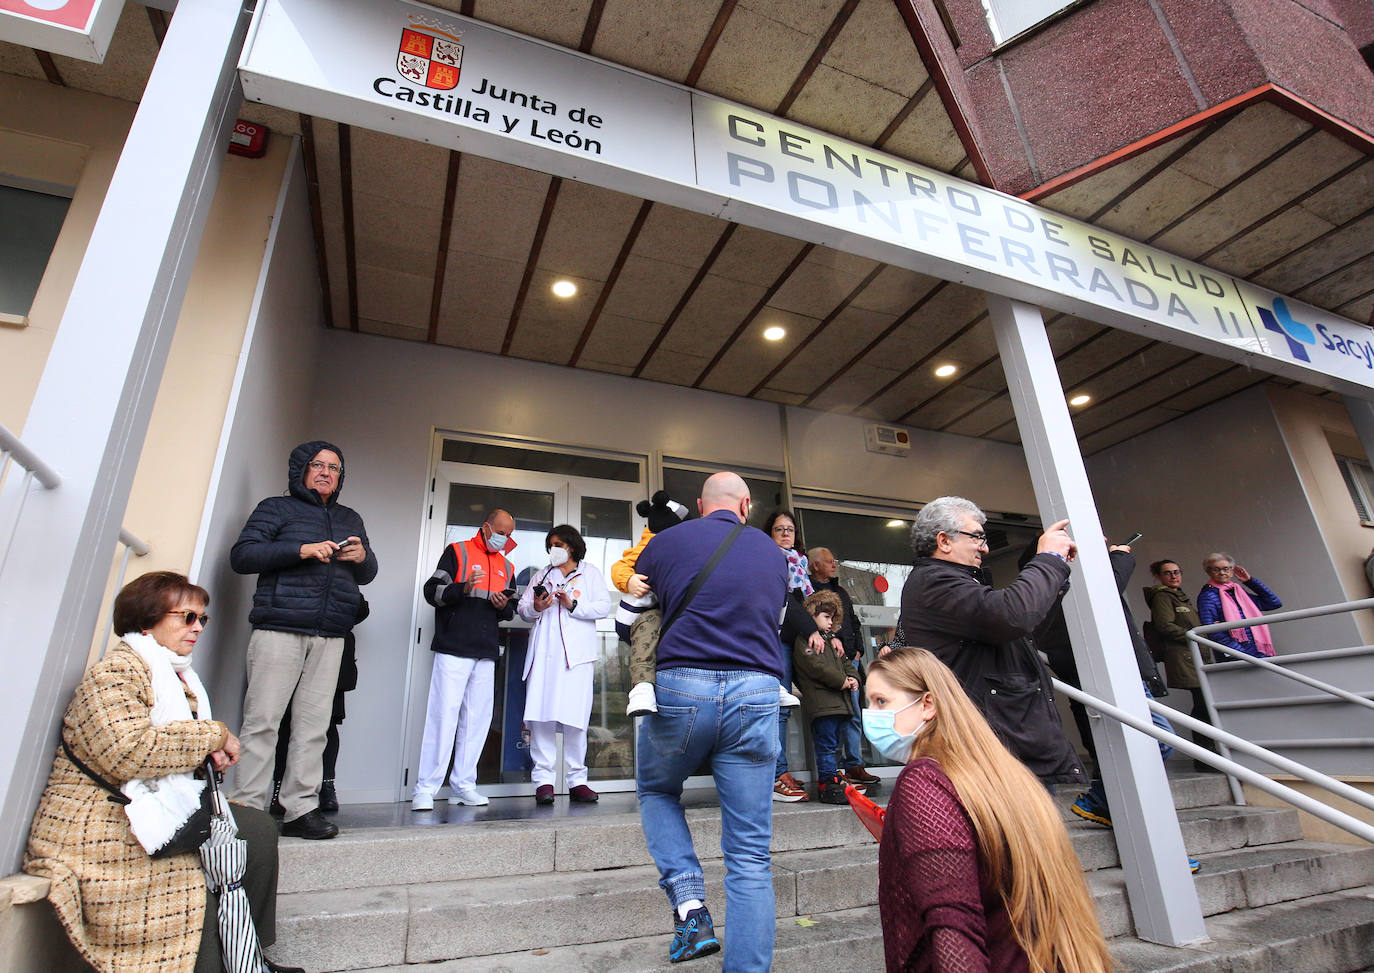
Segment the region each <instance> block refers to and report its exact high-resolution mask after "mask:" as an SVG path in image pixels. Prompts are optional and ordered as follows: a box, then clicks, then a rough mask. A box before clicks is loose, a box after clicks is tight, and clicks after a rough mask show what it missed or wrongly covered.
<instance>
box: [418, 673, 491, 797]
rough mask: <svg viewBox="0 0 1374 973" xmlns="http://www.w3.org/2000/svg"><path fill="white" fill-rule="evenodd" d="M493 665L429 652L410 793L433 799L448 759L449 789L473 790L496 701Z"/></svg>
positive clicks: (441, 781) (442, 777)
mask: <svg viewBox="0 0 1374 973" xmlns="http://www.w3.org/2000/svg"><path fill="white" fill-rule="evenodd" d="M495 683H496V662H495V661H494V660H492V659H460V658H458V657H457V656H453V655H444V654H443V653H441V652H436V653H434V671H433V672H431V673H430V676H429V707H428V709H427V710H426V712H425V736H424V742H423V743H421V744H420V770H419V773H418V774H417V775H416V777H415V793H416V794H429V795H431V796H432V795H433V794H434V793H436V792H437V791H438V790H439V788H440V787H441V786H442V785H443V783H444V771H446V770H448V760H449V757H450V756H452V757H453V773H452V774H450V775H449V779H448V784H449V787H450V788H451V789H455V790H456V789H458V788H468V787H475V786H476V785H477V758H478V757H480V756H481V755H482V747H484V746H485V745H486V742H487V732H488V731H489V730H490V729H491V710H492V703H493V701H494V700H495V692H494V688H493V687H494V686H495Z"/></svg>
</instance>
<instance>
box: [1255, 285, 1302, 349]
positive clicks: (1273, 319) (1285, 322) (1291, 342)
mask: <svg viewBox="0 0 1374 973" xmlns="http://www.w3.org/2000/svg"><path fill="white" fill-rule="evenodd" d="M1258 310H1259V316H1260V320H1261V321H1263V322H1264V326H1265V328H1267V329H1268V330H1270V331H1277V332H1278V333H1279V334H1281V335H1283V337H1284V338H1285V339H1286V340H1287V342H1288V350H1289V351H1290V352H1292V353H1293V357H1294V358H1296V359H1297V360H1298V361H1305V362H1310V361H1311V360H1312V359H1311V357H1310V356H1309V355H1308V354H1307V349H1306V348H1304V347H1303V345H1315V344H1316V343H1317V336H1316V335H1314V334H1313V333H1312V329H1311V328H1309V327H1308V326H1307V325H1305V324H1303V323H1302V322H1301V321H1299V320H1297V319H1296V318H1294V317H1293V315H1292V314H1291V313H1289V311H1288V304H1287V303H1286V302H1285V301H1284V299H1283V298H1281V297H1276V298H1274V310H1272V311H1271V310H1269V308H1267V307H1261V308H1258ZM1298 342H1302V344H1299V343H1298Z"/></svg>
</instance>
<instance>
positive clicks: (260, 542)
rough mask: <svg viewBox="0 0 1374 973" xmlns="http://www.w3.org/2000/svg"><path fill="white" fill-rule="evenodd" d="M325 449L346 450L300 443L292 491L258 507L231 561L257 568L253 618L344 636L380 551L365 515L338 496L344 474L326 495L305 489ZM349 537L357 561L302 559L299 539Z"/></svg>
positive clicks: (274, 627)
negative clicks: (360, 556) (360, 554)
mask: <svg viewBox="0 0 1374 973" xmlns="http://www.w3.org/2000/svg"><path fill="white" fill-rule="evenodd" d="M322 449H328V450H331V451H332V452H334V453H336V454H337V455H338V457H339V461H340V462H341V463H342V462H343V452H342V451H341V450H340V449H339V447H337V446H335V445H334V444H333V443H327V442H324V441H322V440H316V441H314V442H309V443H302V444H301V445H299V446H297V447H296V448H295V449H293V450H292V451H291V458H290V459H289V460H288V461H287V464H286V478H287V489H288V492H287V495H286V496H284V497H268V498H267V499H266V500H264V501H262V502H261V503H259V504H258V505H257V508H256V509H254V511H253V513H252V515H251V516H249V518H248V523H246V524H244V525H243V530H242V531H241V532H240V533H239V539H238V540H237V541H236V542H235V543H234V546H233V548H232V549H231V550H230V551H229V564H230V566H231V567H232V568H233V569H234V570H235V571H237V572H238V573H239V574H256V575H257V576H258V587H257V591H255V592H254V593H253V608H252V611H250V612H249V613H248V621H249V622H250V623H251V624H252V626H253V627H254V628H261V629H266V630H268V631H272V632H298V633H301V634H304V635H324V636H328V637H331V638H334V637H342V636H343V635H344V634H346V633H347V632H348V631H349V630H350V629H352V628H353V625H354V622H355V620H356V618H357V616H358V608H359V606H360V604H361V603H362V600H363V595H362V592H361V591H359V590H358V586H359V585H365V584H367V583H368V582H369V581H371V580H372V579H373V578H375V577H376V576H377V555H376V554H374V553H373V551H372V545H371V544H370V543H368V539H367V531H366V529H365V528H364V527H363V519H362V517H360V516H358V513H357V511H355V510H353V509H352V508H351V507H345V506H344V505H343V504H341V503H339V494H340V493H342V492H343V481H344V474H343V473H340V474H339V485H338V487H337V488H336V489H335V490H334V492H333V493H332V494H330V496H329V499H328V500H327V501H324V502H321V500H320V496H319V494H317V493H316V492H315V491H314V490H310V489H307V488H306V486H305V482H304V479H303V477H304V474H305V467H306V464H307V463H309V462H310V460H312V459H313V458H314V457H315V454H316V453H318V452H319V451H320V450H322ZM350 536H356V537H358V538H359V539H360V540H361V541H362V543H363V550H365V551H366V552H367V557H366V559H364V560H363V561H360V562H356V563H355V562H352V561H340V560H337V559H336V560H332V561H328V562H326V561H317V560H315V559H314V558H311V559H309V560H302V559H301V545H303V544H315V543H318V542H319V541H323V540H331V541H335V542H340V541H343V540H345V539H346V538H348V537H350Z"/></svg>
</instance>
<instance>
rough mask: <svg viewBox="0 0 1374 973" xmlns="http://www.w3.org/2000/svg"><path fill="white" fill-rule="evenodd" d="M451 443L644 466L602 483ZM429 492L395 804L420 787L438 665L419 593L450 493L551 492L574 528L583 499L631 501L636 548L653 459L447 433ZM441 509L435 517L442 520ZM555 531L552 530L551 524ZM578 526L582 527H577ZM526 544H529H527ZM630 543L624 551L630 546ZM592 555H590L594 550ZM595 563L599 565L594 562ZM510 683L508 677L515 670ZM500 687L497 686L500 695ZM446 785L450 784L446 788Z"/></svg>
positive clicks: (501, 788) (556, 517)
mask: <svg viewBox="0 0 1374 973" xmlns="http://www.w3.org/2000/svg"><path fill="white" fill-rule="evenodd" d="M448 440H461V441H483V442H486V441H492V442H495V443H496V444H498V445H510V446H514V447H518V448H522V449H537V450H540V451H541V452H543V451H547V452H552V453H557V454H560V455H568V454H569V453H575V454H576V455H578V456H605V457H608V458H615V459H619V460H623V461H626V462H632V463H638V464H639V468H640V477H639V482H637V483H631V482H629V481H617V480H603V479H597V478H593V477H579V476H569V475H565V474H561V473H548V472H542V471H536V470H524V469H511V468H502V467H494V466H483V465H478V464H469V463H458V462H453V461H447V460H444V459H443V445H444V442H445V441H448ZM429 479H430V489H429V492H428V496H427V502H426V504H425V508H424V512H423V516H424V520H423V522H422V524H421V532H420V533H421V543H420V551H419V560H418V564H417V568H416V581H415V588H414V591H415V596H414V597H415V601H414V607H413V610H412V619H411V629H412V630H414V631H415V632H416V637H415V639H414V640H413V641H411V642H410V644H409V646H408V648H407V659H406V682H405V686H406V689H405V698H404V700H403V702H402V712H403V725H402V734H401V748H402V751H401V755H400V758H401V762H400V766H401V767H402V768H406V769H407V770H406V771H405V772H403V774H402V775H401V776H400V777H398V778H397V784H396V786H397V792H396V793H397V798H396V799H397V800H401V801H403V800H406V799H407V798H408V797H409V794H410V790H411V789H412V788H413V787H414V782H415V774H416V773H418V762H419V748H420V741H421V736H422V734H423V732H424V721H425V709H426V701H427V699H428V692H429V672H430V669H431V667H432V662H431V661H430V656H431V653H430V651H429V645H430V642H431V640H432V639H433V636H434V610H433V608H431V607H430V605H428V604H427V603H426V602H425V600H424V598H423V596H422V595H421V593H420V591H421V588H422V587H423V585H424V582H425V580H426V579H427V578H429V576H430V575H431V574H432V573H433V571H434V565H435V564H436V563H438V559H439V557H440V555H441V554H442V552H443V549H444V547H445V546H446V544H447V543H448V542H447V541H446V540H445V533H446V528H447V517H446V516H445V510H446V509H447V504H448V491H449V488H450V486H451V485H453V484H473V485H480V486H485V487H494V488H497V489H510V490H528V491H532V492H539V493H547V494H551V495H552V497H553V524H560V523H573V524H575V525H576V522H577V521H578V519H579V518H578V514H579V513H580V506H579V504H580V501H581V499H582V498H583V497H597V498H604V499H613V500H626V501H628V502H630V504H631V517H632V522H631V532H632V534H633V537H631V539H630V541H629V544H633V543H634V542H635V540H637V539H638V536H639V532H640V530H641V529H642V528H643V526H644V520H643V518H641V517H640V516H639V515H638V513H637V512H635V511H634V508H633V504H634V502H635V501H636V500H639V499H642V498H643V497H644V496H646V495H647V494H646V492H645V491H646V489H647V488H646V483H647V480H648V457H646V456H644V455H640V454H624V453H614V452H610V451H606V450H596V449H577V450H572V449H570V448H568V447H566V446H561V445H555V444H542V443H537V442H529V441H524V440H521V441H513V440H490V437H484V436H469V435H464V434H462V433H453V432H445V431H443V430H436V431H435V434H434V442H433V445H432V449H431V456H430V476H429ZM436 511H437V516H436ZM550 526H552V525H550ZM579 529H580V527H579ZM526 544H528V542H526ZM629 544H627V545H626V546H629ZM512 553H513V554H515V555H516V557H515V558H513V559H512V560H514V561H515V564H516V569H517V574H518V573H519V570H520V569H521V566H522V564H523V563H524V558H523V557H520V555H522V554H527V553H529V551H528V547H527V546H522V547H517V548H516V549H515V551H513V552H512ZM538 553H539V556H537V557H535V559H534V562H533V563H535V564H543V563H544V559H543V557H542V552H538ZM619 553H620V552H619V551H615V552H614V554H615V558H618V557H619ZM611 554H612V552H611V551H606V553H605V557H604V558H603V560H607V561H608V562H609V563H605V564H599V565H598V567H600V568H601V569H602V573H603V574H605V575H606V577H607V579H608V580H609V575H610V572H609V568H610V563H614V559H612V558H611ZM588 557H589V558H590V557H591V552H590V551H589V552H588ZM593 563H596V562H593ZM501 627H502V628H503V629H529V627H530V625H529V623H528V622H525V621H524V620H522V619H521V618H520V617H519V616H516V617H515V618H514V619H513V620H511V621H509V622H502V623H501ZM597 630H598V631H600V632H612V633H613V632H614V630H615V618H614V613H612V614H611V615H609V616H607V617H606V618H604V619H600V620H599V621H598V622H597ZM507 678H508V679H509V678H510V675H509V673H508V674H507ZM501 690H502V687H497V691H498V692H499V691H501ZM445 786H446V785H445ZM596 786H597V788H598V789H600V790H603V791H625V790H632V789H633V788H634V780H633V779H632V778H631V779H610V780H599V781H597V782H596ZM479 787H480V788H481V790H482V792H483V793H484V794H486V795H488V796H490V797H513V796H526V795H532V794H533V793H534V784H533V783H530V782H513V783H481V784H479ZM555 787H556V789H557V790H558V791H559V792H560V793H563V792H565V791H566V789H567V788H566V784H565V781H564V771H563V752H562V738H561V737H560V740H559V752H558V778H557V782H556V784H555Z"/></svg>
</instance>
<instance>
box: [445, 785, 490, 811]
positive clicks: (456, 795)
mask: <svg viewBox="0 0 1374 973" xmlns="http://www.w3.org/2000/svg"><path fill="white" fill-rule="evenodd" d="M449 801H450V802H452V803H454V804H471V805H472V806H473V807H482V806H483V805H484V804H487V803H489V802H488V801H487V799H486V798H485V797H483V796H482V795H481V794H479V793H477V789H476V788H475V787H460V788H458V789H457V790H454V791H452V792H451V793H450V794H449Z"/></svg>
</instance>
